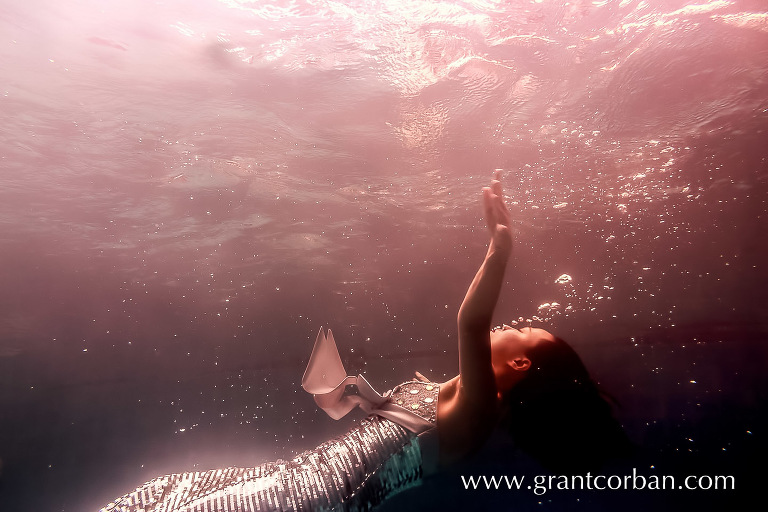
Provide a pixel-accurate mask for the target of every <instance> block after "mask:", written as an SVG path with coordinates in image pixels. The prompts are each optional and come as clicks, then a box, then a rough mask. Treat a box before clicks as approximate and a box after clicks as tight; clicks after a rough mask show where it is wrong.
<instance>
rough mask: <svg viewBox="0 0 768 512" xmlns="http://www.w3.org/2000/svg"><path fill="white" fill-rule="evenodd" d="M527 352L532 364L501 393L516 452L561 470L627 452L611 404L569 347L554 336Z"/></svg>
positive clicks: (588, 466) (593, 466)
mask: <svg viewBox="0 0 768 512" xmlns="http://www.w3.org/2000/svg"><path fill="white" fill-rule="evenodd" d="M526 355H527V357H528V359H530V361H531V367H530V368H529V369H528V370H527V372H526V376H525V378H523V379H522V380H521V381H520V382H518V383H517V384H516V385H515V386H514V387H513V388H512V389H511V390H509V391H507V392H506V393H505V394H504V396H503V401H502V418H501V421H502V423H503V425H504V426H505V427H506V428H507V429H508V430H509V431H510V433H511V434H512V436H513V438H514V441H515V444H516V445H517V446H518V447H519V448H520V449H521V450H523V451H524V452H526V453H527V454H528V455H530V456H532V457H533V458H535V459H536V460H538V461H539V463H541V465H542V466H544V467H545V468H547V469H549V470H550V471H552V472H556V473H562V474H575V473H584V472H586V471H597V470H599V469H600V468H601V467H602V466H603V465H604V464H605V463H606V462H608V461H609V460H611V459H618V458H623V457H625V456H627V455H628V454H629V453H630V451H631V444H630V442H629V440H628V438H627V436H626V434H625V432H624V430H623V429H622V427H621V425H620V424H619V423H618V421H616V419H615V418H614V416H613V411H612V407H611V404H610V403H609V402H608V401H607V400H606V397H605V395H603V394H602V393H601V392H600V390H599V389H598V387H597V385H596V384H595V382H594V381H593V380H592V378H591V377H590V375H589V372H588V371H587V369H586V367H585V366H584V363H583V362H582V361H581V358H580V357H579V356H578V354H576V352H575V351H574V350H573V349H572V348H571V347H570V345H568V344H567V343H566V342H564V341H563V340H561V339H559V338H556V339H555V341H554V342H553V343H546V342H543V343H539V344H538V345H537V346H536V347H534V348H533V349H531V350H530V351H529V352H528V354H526Z"/></svg>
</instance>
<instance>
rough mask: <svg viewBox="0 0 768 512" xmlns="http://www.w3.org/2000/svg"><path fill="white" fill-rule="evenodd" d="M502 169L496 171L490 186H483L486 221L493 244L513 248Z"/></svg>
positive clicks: (502, 248)
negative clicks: (503, 190)
mask: <svg viewBox="0 0 768 512" xmlns="http://www.w3.org/2000/svg"><path fill="white" fill-rule="evenodd" d="M500 178H501V171H496V172H495V173H494V175H493V180H491V186H490V187H483V207H484V209H485V222H486V224H487V226H488V231H489V232H490V234H491V240H492V242H493V244H494V245H495V246H496V247H497V248H498V249H501V250H504V251H508V252H509V251H511V250H512V229H511V228H510V223H511V220H510V215H509V210H508V209H507V205H506V204H504V195H503V193H502V189H501V181H500Z"/></svg>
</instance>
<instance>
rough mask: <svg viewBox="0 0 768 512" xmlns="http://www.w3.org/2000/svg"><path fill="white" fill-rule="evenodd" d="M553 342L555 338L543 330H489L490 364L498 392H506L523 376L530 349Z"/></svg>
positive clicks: (524, 328) (507, 328)
mask: <svg viewBox="0 0 768 512" xmlns="http://www.w3.org/2000/svg"><path fill="white" fill-rule="evenodd" d="M554 341H555V337H554V336H552V334H550V333H549V332H548V331H545V330H544V329H534V328H531V327H523V328H522V329H515V328H514V327H511V326H509V325H502V326H500V327H494V328H493V329H491V363H492V365H493V373H494V375H495V376H496V386H497V388H499V391H500V392H504V391H507V390H508V389H510V388H511V387H512V386H513V385H514V384H515V383H516V382H518V381H519V380H520V379H521V378H523V377H524V376H525V373H524V372H525V371H527V370H528V368H529V367H530V364H531V361H530V360H529V359H528V356H527V354H529V353H530V351H531V349H533V348H534V347H536V346H537V345H538V344H539V343H552V342H554Z"/></svg>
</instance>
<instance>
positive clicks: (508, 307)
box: [0, 0, 768, 511]
mask: <svg viewBox="0 0 768 512" xmlns="http://www.w3.org/2000/svg"><path fill="white" fill-rule="evenodd" d="M767 109H768V13H767V11H766V9H765V4H764V3H763V2H760V1H712V2H700V3H695V2H686V1H656V0H653V1H636V0H622V1H620V2H619V1H615V2H582V1H574V2H562V1H554V0H553V1H549V0H537V1H521V2H495V1H491V0H488V1H477V2H470V1H463V2H462V1H455V2H441V3H435V2H432V1H427V0H413V1H406V0H403V1H384V0H381V1H359V2H332V1H286V2H249V1H245V0H240V1H236V0H228V1H225V0H221V1H215V0H200V1H195V2H183V1H166V2H161V1H150V0H141V1H131V2H128V1H123V2H101V1H96V0H90V1H66V2H53V1H48V0H39V1H37V0H30V1H26V2H11V1H4V2H2V4H1V5H0V290H2V292H1V293H2V294H1V295H0V306H1V307H0V461H1V462H0V464H2V466H1V469H0V471H2V476H1V477H0V509H2V510H4V511H5V510H8V511H27V510H30V511H31V510H34V511H44V510H62V511H81V510H95V509H98V508H99V507H100V506H102V505H104V504H106V503H107V502H108V501H110V499H112V498H114V497H116V496H118V495H121V494H123V493H124V492H126V491H128V490H130V489H132V488H134V487H135V486H136V485H138V484H140V483H142V482H144V481H146V480H148V479H150V478H152V477H154V476H157V475H160V474H164V473H168V472H179V471H185V470H192V469H194V468H197V469H206V468H210V467H222V466H229V465H254V464H258V463H259V462H262V461H264V460H267V459H274V458H277V457H289V456H290V455H291V454H292V453H295V452H298V451H301V450H303V449H306V448H310V447H313V446H314V445H315V444H316V443H317V442H319V441H321V440H323V439H326V438H327V437H328V436H330V435H333V434H334V433H339V432H342V431H343V430H344V429H345V428H346V426H347V425H348V424H349V423H348V422H347V420H345V421H342V422H333V421H332V420H330V419H328V418H326V417H325V416H324V415H323V414H322V413H321V412H318V411H316V409H315V406H314V403H313V401H312V399H311V397H309V396H307V395H305V394H304V393H303V392H302V391H301V390H300V388H299V381H300V378H301V375H302V372H303V365H304V364H305V362H306V359H307V358H308V356H309V352H310V350H311V344H312V341H313V340H314V336H315V334H316V333H317V330H318V329H319V327H320V326H325V327H330V328H332V329H333V330H334V332H335V333H336V338H337V340H338V342H339V344H340V348H341V350H342V352H343V355H344V359H345V364H346V366H347V368H348V370H350V371H351V372H357V371H364V372H365V373H366V376H367V377H368V378H369V380H370V381H371V382H372V383H374V385H376V386H377V387H378V388H379V389H381V390H384V389H388V387H391V386H392V385H394V384H396V383H397V382H400V381H402V380H404V379H407V378H409V377H410V375H411V374H412V372H413V370H416V369H418V370H420V371H422V372H423V373H425V374H426V375H428V376H430V377H432V378H434V379H437V380H439V379H443V378H448V377H450V376H452V375H454V374H455V373H456V372H457V351H456V338H455V315H456V311H457V309H458V306H459V304H460V301H461V299H462V297H463V293H464V291H465V289H466V286H467V285H468V283H469V282H470V280H471V278H472V276H473V275H474V272H475V270H476V268H477V265H478V264H479V263H480V261H481V260H482V256H483V254H484V247H485V243H486V234H485V231H484V228H483V225H482V212H481V210H480V193H479V190H480V188H481V187H482V186H483V185H485V184H486V183H487V181H488V179H489V176H490V173H491V171H492V170H493V169H495V168H502V169H504V170H505V183H506V187H507V191H508V194H509V197H510V201H511V203H512V211H513V216H514V222H515V228H516V229H515V230H516V249H515V256H514V261H513V263H512V265H511V266H510V269H509V271H508V274H507V279H508V281H509V285H508V286H507V288H506V290H505V292H504V296H503V297H502V301H501V303H500V305H499V308H498V310H497V311H498V314H497V318H498V319H499V321H506V320H508V319H516V318H518V317H522V319H523V321H528V320H530V321H531V322H533V323H535V324H546V325H547V326H548V328H549V329H551V330H553V331H554V332H556V333H557V334H558V335H560V336H561V337H563V338H565V339H567V340H569V341H570V342H571V343H572V344H573V345H574V346H575V347H576V348H577V350H578V351H579V352H580V353H581V354H582V356H583V358H584V359H585V361H586V362H587V364H588V366H589V367H590V368H591V369H592V371H593V373H594V375H595V377H596V378H597V379H598V380H599V381H600V382H601V383H602V384H603V385H604V386H605V387H606V388H607V389H608V390H609V391H610V392H611V393H612V394H613V395H614V396H615V397H616V398H617V399H618V400H619V402H621V404H622V407H621V409H619V410H618V415H619V416H620V417H621V419H622V420H623V422H624V424H625V425H626V426H627V429H628V431H629V432H630V434H631V436H632V437H633V439H634V440H635V441H636V442H637V443H638V445H639V446H640V454H639V456H638V459H637V460H636V461H634V463H633V464H634V465H635V466H637V467H638V468H639V469H640V470H641V471H644V472H646V473H647V474H650V473H652V472H653V471H656V472H657V473H659V474H676V475H682V476H684V475H687V474H689V473H695V474H712V475H714V474H734V475H737V484H738V489H737V491H736V492H732V493H717V492H714V491H710V492H704V491H701V492H698V493H696V492H689V493H657V494H653V493H634V494H633V493H629V494H628V495H621V494H602V495H595V494H594V493H592V494H589V493H576V494H568V493H561V494H550V495H547V496H546V497H545V498H537V497H534V496H532V495H530V494H529V495H521V494H518V495H512V494H510V493H506V494H498V493H497V494H494V493H485V494H482V495H480V494H473V495H470V494H467V493H466V492H463V491H461V490H460V489H459V483H458V482H457V481H455V479H454V480H451V479H450V478H449V477H445V478H443V479H442V480H439V479H438V480H434V481H429V482H427V483H426V485H425V486H424V487H423V488H422V489H418V490H416V491H412V492H410V493H408V494H407V495H406V496H401V497H399V498H398V500H397V503H395V504H394V505H392V506H395V507H396V508H397V507H399V508H397V509H398V510H404V509H407V508H408V506H413V507H414V509H419V510H428V509H429V506H435V504H437V505H439V507H440V508H441V509H444V510H448V509H456V510H459V509H467V508H468V507H470V506H474V507H478V508H479V509H489V510H490V509H506V508H509V509H510V510H528V509H529V508H530V509H536V510H540V509H545V510H564V509H569V510H570V509H573V508H574V507H582V508H583V509H584V510H598V509H599V510H603V509H605V510H615V509H616V507H621V508H623V509H630V510H635V509H636V510H640V509H644V510H645V509H647V508H648V507H654V508H656V509H660V510H661V509H669V510H679V509H680V507H687V506H689V505H691V504H693V506H695V507H697V508H699V509H702V510H705V509H710V508H712V509H714V508H715V507H716V506H722V505H723V504H724V503H725V504H730V505H733V503H734V502H733V500H734V499H740V498H744V497H745V496H747V495H748V494H750V493H751V492H752V491H755V490H756V489H757V484H758V483H759V482H761V481H764V478H765V477H766V476H768V475H766V471H765V469H764V465H763V464H762V462H761V459H762V456H763V455H764V454H765V450H764V448H765V436H766V430H765V429H766V423H767V422H766V414H765V406H766V396H767V395H768V384H767V383H766V377H765V363H766V361H768V358H767V357H766V356H768V348H766V341H767V340H768V319H767V317H766V303H767V302H766V299H768V294H767V293H766V285H767V284H768V282H767V280H766V270H765V265H764V260H765V256H764V254H765V252H766V248H767V245H768V244H767V243H766V241H765V238H764V237H765V234H766V232H767V231H766V224H767V223H766V190H767V189H768V183H766V179H767V178H766V176H768V174H767V173H766V171H767V170H768V164H767V163H766V157H768V148H767V147H766V145H765V141H766V133H767V132H766V130H768V110H767ZM349 421H354V420H352V419H350V420H349ZM497 462H498V461H497ZM478 464H479V467H480V468H483V467H485V468H486V469H487V468H496V469H498V466H494V465H492V463H491V462H490V461H488V462H487V464H488V465H487V466H483V464H482V463H478ZM513 464H514V463H513ZM512 468H514V465H513V466H512ZM509 471H512V470H509ZM497 472H498V471H497ZM539 502H540V503H539ZM425 507H426V508H425ZM601 507H602V508H601ZM633 507H634V508H633Z"/></svg>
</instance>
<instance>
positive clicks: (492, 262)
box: [458, 240, 511, 332]
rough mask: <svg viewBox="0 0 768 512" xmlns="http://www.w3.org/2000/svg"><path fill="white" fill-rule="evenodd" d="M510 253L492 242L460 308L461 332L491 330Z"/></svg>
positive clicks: (459, 323)
mask: <svg viewBox="0 0 768 512" xmlns="http://www.w3.org/2000/svg"><path fill="white" fill-rule="evenodd" d="M510 252H511V251H510V250H509V249H508V248H502V247H499V245H498V244H496V243H495V242H494V241H493V240H491V243H490V245H489V246H488V252H487V254H486V255H485V260H484V261H483V263H482V265H480V269H479V270H478V271H477V274H475V278H474V279H473V280H472V284H470V286H469V289H468V290H467V294H466V295H465V296H464V301H463V302H462V303H461V307H460V308H459V315H458V326H459V331H460V332H462V331H463V332H467V331H475V332H476V331H480V330H482V331H485V330H489V329H490V328H491V320H492V317H493V310H494V309H495V308H496V302H498V300H499V293H500V292H501V285H502V283H503V281H504V271H505V269H506V267H507V261H508V260H509V256H510Z"/></svg>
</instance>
